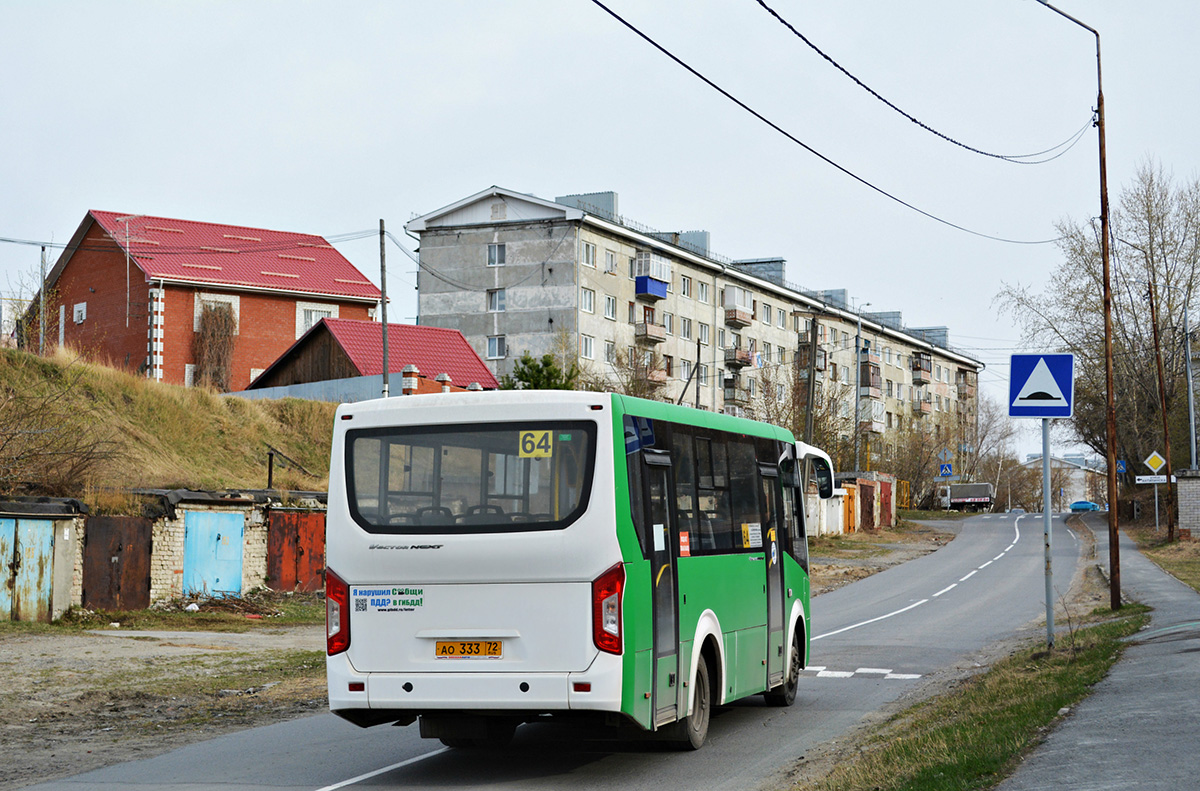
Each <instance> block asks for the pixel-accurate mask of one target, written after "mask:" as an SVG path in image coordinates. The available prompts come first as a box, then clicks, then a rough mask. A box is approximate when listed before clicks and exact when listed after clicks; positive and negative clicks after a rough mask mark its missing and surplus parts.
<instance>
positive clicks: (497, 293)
mask: <svg viewBox="0 0 1200 791" xmlns="http://www.w3.org/2000/svg"><path fill="white" fill-rule="evenodd" d="M487 309H488V313H503V312H504V289H502V288H493V289H491V290H490V291H488V293H487Z"/></svg>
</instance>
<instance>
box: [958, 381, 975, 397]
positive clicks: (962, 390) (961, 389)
mask: <svg viewBox="0 0 1200 791" xmlns="http://www.w3.org/2000/svg"><path fill="white" fill-rule="evenodd" d="M958 397H959V399H964V398H974V397H975V385H973V384H970V383H968V382H959V383H958Z"/></svg>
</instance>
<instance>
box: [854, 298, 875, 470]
mask: <svg viewBox="0 0 1200 791" xmlns="http://www.w3.org/2000/svg"><path fill="white" fill-rule="evenodd" d="M870 304H871V303H870V302H864V303H863V304H861V305H859V306H858V307H857V308H855V311H854V312H855V313H856V314H857V315H858V329H857V330H855V332H854V469H855V471H857V470H858V435H859V433H860V430H861V426H862V424H861V423H860V422H859V420H860V418H859V414H858V411H859V406H860V404H861V403H862V381H861V380H862V351H861V350H862V309H863V308H865V307H867V306H868V305H870Z"/></svg>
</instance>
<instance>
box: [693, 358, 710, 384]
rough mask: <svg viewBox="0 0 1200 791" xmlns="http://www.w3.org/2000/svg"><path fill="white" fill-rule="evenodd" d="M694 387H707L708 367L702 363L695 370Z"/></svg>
mask: <svg viewBox="0 0 1200 791" xmlns="http://www.w3.org/2000/svg"><path fill="white" fill-rule="evenodd" d="M696 385H697V387H708V366H707V365H705V364H704V363H701V364H700V367H699V368H697V369H696Z"/></svg>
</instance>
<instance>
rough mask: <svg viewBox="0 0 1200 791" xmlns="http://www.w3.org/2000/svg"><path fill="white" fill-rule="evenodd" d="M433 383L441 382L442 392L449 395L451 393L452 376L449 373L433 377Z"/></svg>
mask: <svg viewBox="0 0 1200 791" xmlns="http://www.w3.org/2000/svg"><path fill="white" fill-rule="evenodd" d="M433 381H435V382H441V383H442V392H443V393H449V392H450V374H448V373H445V372H444V371H443V372H442V373H440V374H438V375H437V376H435V377H433Z"/></svg>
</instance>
